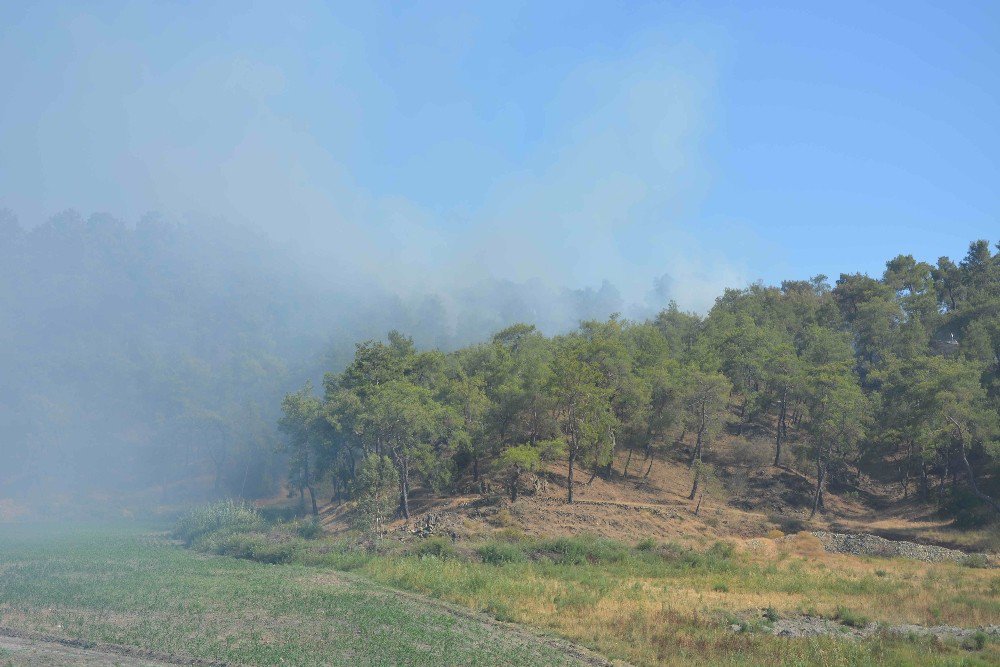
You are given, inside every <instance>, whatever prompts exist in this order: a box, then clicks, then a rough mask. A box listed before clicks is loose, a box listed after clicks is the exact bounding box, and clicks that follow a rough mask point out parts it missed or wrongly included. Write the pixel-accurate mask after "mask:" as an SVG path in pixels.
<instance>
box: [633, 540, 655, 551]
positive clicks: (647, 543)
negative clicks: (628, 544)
mask: <svg viewBox="0 0 1000 667" xmlns="http://www.w3.org/2000/svg"><path fill="white" fill-rule="evenodd" d="M635 548H636V549H638V550H639V551H652V550H653V549H655V548H656V540H654V539H653V538H652V537H645V538H643V539H641V540H639V543H638V544H636V545H635Z"/></svg>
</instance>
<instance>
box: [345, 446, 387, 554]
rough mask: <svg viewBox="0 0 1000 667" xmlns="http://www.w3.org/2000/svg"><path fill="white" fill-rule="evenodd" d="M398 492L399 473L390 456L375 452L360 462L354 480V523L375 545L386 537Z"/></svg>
mask: <svg viewBox="0 0 1000 667" xmlns="http://www.w3.org/2000/svg"><path fill="white" fill-rule="evenodd" d="M398 490H399V473H398V472H397V471H396V468H395V467H394V466H393V464H392V461H390V460H389V457H387V456H379V455H378V454H375V453H374V452H372V453H369V454H368V455H366V456H365V457H364V458H362V459H361V462H360V463H359V464H358V474H357V477H356V478H355V480H354V496H355V498H357V507H356V508H355V512H354V516H353V520H352V521H353V524H354V526H355V527H356V528H359V529H360V530H363V531H365V532H366V533H368V535H369V536H370V537H372V539H373V540H375V541H376V543H377V542H378V541H379V540H381V538H382V537H383V536H384V535H385V526H386V524H387V523H388V522H389V519H390V518H391V517H392V513H393V511H394V510H395V509H396V506H397V504H398Z"/></svg>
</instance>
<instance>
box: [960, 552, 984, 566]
mask: <svg viewBox="0 0 1000 667" xmlns="http://www.w3.org/2000/svg"><path fill="white" fill-rule="evenodd" d="M962 565H964V566H965V567H973V568H978V569H985V568H988V567H989V566H990V559H989V558H987V557H986V556H985V555H983V554H969V555H968V556H966V557H965V558H963V559H962Z"/></svg>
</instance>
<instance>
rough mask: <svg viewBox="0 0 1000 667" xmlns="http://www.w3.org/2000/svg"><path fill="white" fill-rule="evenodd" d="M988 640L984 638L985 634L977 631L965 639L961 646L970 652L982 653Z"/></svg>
mask: <svg viewBox="0 0 1000 667" xmlns="http://www.w3.org/2000/svg"><path fill="white" fill-rule="evenodd" d="M988 639H989V638H988V637H987V636H986V633H985V632H983V631H982V630H978V631H977V632H976V633H975V634H974V635H972V636H971V637H967V638H966V640H965V641H964V642H962V646H963V647H965V648H966V649H968V650H970V651H982V650H983V649H984V648H986V642H987V640H988Z"/></svg>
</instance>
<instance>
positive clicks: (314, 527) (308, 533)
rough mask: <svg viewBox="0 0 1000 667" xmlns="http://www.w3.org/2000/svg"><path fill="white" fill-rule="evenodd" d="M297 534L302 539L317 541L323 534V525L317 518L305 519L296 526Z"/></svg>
mask: <svg viewBox="0 0 1000 667" xmlns="http://www.w3.org/2000/svg"><path fill="white" fill-rule="evenodd" d="M295 532H296V534H298V536H299V537H301V538H304V539H307V540H315V539H316V538H317V537H320V536H321V535H322V534H323V525H322V524H320V522H319V519H317V518H316V517H312V518H310V519H303V520H302V521H300V522H299V523H298V525H296V526H295Z"/></svg>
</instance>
